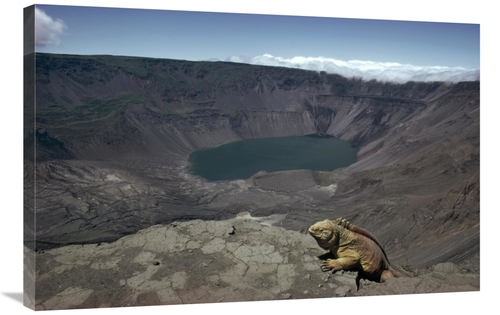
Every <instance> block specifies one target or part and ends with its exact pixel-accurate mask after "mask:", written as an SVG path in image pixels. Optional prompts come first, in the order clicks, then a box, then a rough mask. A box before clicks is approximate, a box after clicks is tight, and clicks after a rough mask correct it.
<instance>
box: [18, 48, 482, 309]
mask: <svg viewBox="0 0 500 315" xmlns="http://www.w3.org/2000/svg"><path fill="white" fill-rule="evenodd" d="M29 57H30V56H27V57H26V58H29ZM36 66H37V68H36V78H37V89H36V96H35V100H36V105H37V107H36V108H37V112H36V117H37V120H36V125H33V124H32V122H33V113H34V109H33V108H31V109H30V106H32V104H30V103H29V98H27V100H28V101H27V104H26V105H25V172H24V177H25V213H24V215H25V245H26V247H27V248H29V249H30V250H36V251H38V252H40V251H43V250H48V249H50V248H53V247H60V246H64V245H69V244H80V245H77V246H82V245H81V244H89V246H96V245H95V244H99V243H101V242H113V241H116V240H118V239H119V238H121V237H123V236H126V235H131V234H134V233H137V232H138V231H140V230H143V229H145V228H148V227H151V226H154V225H157V224H169V223H172V222H189V221H191V220H195V219H202V220H225V219H230V218H233V217H234V216H236V215H237V214H238V213H241V212H249V213H250V214H251V215H252V216H254V217H267V216H270V215H273V217H272V218H273V220H272V222H273V224H274V225H276V226H279V227H283V228H286V229H288V230H291V231H298V232H303V231H305V229H306V228H307V227H308V226H309V225H310V224H312V223H314V222H316V221H318V220H322V219H324V218H335V217H339V216H343V217H346V218H347V219H349V220H350V221H351V222H352V223H353V224H356V225H359V226H362V227H364V228H366V229H367V230H369V231H371V232H372V233H373V234H374V235H375V236H376V237H377V238H378V239H379V240H380V242H381V243H382V244H383V245H384V247H385V249H386V252H387V253H388V255H389V257H390V258H391V261H392V262H393V263H395V264H397V265H400V266H401V265H406V266H409V267H408V268H413V269H418V270H426V268H427V267H431V266H433V265H436V264H438V263H443V262H452V263H455V264H464V263H467V264H469V265H471V266H472V267H471V268H469V269H471V270H475V271H478V269H479V263H478V259H477V257H478V255H479V180H480V179H479V82H463V83H458V84H445V83H415V82H409V83H406V84H390V83H382V82H376V81H370V82H364V81H359V80H347V79H345V78H342V77H339V76H336V75H324V74H318V73H315V72H308V71H302V70H294V69H285V68H272V67H255V66H250V65H241V64H231V63H193V62H185V61H172V60H156V59H155V60H150V59H141V58H127V57H111V56H93V57H85V56H52V55H45V54H38V55H37V62H36ZM312 133H319V134H328V135H332V136H335V137H338V138H340V139H343V140H346V141H349V142H351V143H352V144H353V145H355V146H357V147H358V148H359V149H360V151H359V155H358V161H357V162H356V163H354V164H353V165H351V166H349V167H347V168H344V169H340V170H335V171H333V172H311V171H307V170H298V171H288V172H278V173H269V174H267V173H258V174H256V175H254V176H253V177H252V178H250V179H246V180H236V181H221V182H206V181H205V180H203V179H201V178H198V177H196V176H193V175H191V174H190V173H189V168H188V164H187V157H188V154H189V153H190V152H192V151H193V150H197V149H200V148H203V147H209V146H214V145H219V144H222V143H226V142H230V141H237V140H240V139H246V138H257V137H276V136H290V135H306V134H312ZM35 147H36V150H35ZM35 154H36V156H35ZM34 160H36V163H33V161H34ZM35 181H36V194H35V189H34V188H35ZM35 204H36V207H35ZM35 217H36V230H35V229H34V222H35ZM34 240H36V241H35V242H33V241H34ZM91 244H94V245H91ZM63 248H65V247H63ZM61 250H63V249H61ZM37 255H38V254H37ZM42 257H48V256H42ZM40 261H44V259H41V260H40ZM49 265H50V264H49ZM51 272H53V271H51ZM68 289H69V288H68ZM78 290H79V289H78ZM78 290H77V291H78ZM85 290H87V289H85ZM85 290H84V291H83V292H84V293H85V292H87V293H88V291H85ZM391 290H392V289H391ZM71 292H73V291H71ZM75 292H76V291H75ZM78 292H80V291H78ZM378 292H379V293H380V294H382V293H381V292H382V291H378ZM384 292H390V291H384ZM80 293H81V292H80ZM51 294H52V293H51ZM53 294H56V295H57V294H59V293H57V292H53ZM47 298H50V294H49V295H48V296H47ZM144 298H145V301H153V300H155V299H154V298H153V297H144ZM150 298H151V299H153V300H151V299H150ZM160 300H161V299H160ZM37 303H38V302H37ZM120 303H121V302H120Z"/></svg>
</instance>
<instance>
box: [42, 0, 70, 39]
mask: <svg viewBox="0 0 500 315" xmlns="http://www.w3.org/2000/svg"><path fill="white" fill-rule="evenodd" d="M66 27H67V26H66V24H65V23H64V21H63V20H61V19H55V20H54V19H53V18H52V17H50V16H49V15H47V13H45V12H44V11H42V10H40V9H38V8H36V7H35V45H36V46H39V47H44V46H46V45H55V46H60V45H61V39H60V38H59V36H61V35H62V34H63V32H64V30H65V29H66Z"/></svg>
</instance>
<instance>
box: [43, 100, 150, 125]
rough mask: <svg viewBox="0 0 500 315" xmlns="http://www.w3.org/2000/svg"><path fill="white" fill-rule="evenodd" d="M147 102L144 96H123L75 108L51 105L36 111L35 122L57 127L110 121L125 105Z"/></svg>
mask: <svg viewBox="0 0 500 315" xmlns="http://www.w3.org/2000/svg"><path fill="white" fill-rule="evenodd" d="M147 101H148V99H147V98H146V97H144V96H140V95H134V94H123V95H120V96H117V97H113V98H108V99H104V100H101V99H94V100H90V101H89V102H87V103H86V104H84V105H80V106H75V107H64V106H59V105H53V106H49V107H48V108H45V109H41V110H38V111H37V122H38V123H39V124H42V125H46V126H52V127H57V126H63V125H70V124H76V123H82V122H90V121H95V120H101V119H111V118H113V117H115V116H116V115H117V114H118V113H119V112H121V110H122V109H123V107H124V106H125V104H130V103H133V104H137V103H144V102H147Z"/></svg>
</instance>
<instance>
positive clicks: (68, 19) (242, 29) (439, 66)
mask: <svg viewBox="0 0 500 315" xmlns="http://www.w3.org/2000/svg"><path fill="white" fill-rule="evenodd" d="M35 8H36V9H35V34H36V36H35V44H36V45H35V50H36V51H37V52H48V53H58V54H80V55H92V54H110V55H126V56H142V57H154V58H171V59H183V60H192V61H202V60H220V61H233V62H243V63H250V64H259V65H271V66H285V67H294V68H301V69H309V70H316V71H326V72H329V73H338V74H341V75H344V76H347V77H353V76H356V77H362V78H364V79H367V80H370V79H377V80H382V81H394V82H406V81H409V80H414V81H436V80H443V81H452V82H456V81H463V80H478V79H479V68H480V36H479V35H480V25H479V24H477V23H445V22H419V21H416V22H415V21H395V20H382V19H361V18H335V17H321V16H297V15H276V14H275V15H273V14H248V13H247V14H243V13H217V12H197V11H185V10H184V11H179V10H157V9H124V8H116V7H114V8H113V7H82V6H67V5H36V7H35Z"/></svg>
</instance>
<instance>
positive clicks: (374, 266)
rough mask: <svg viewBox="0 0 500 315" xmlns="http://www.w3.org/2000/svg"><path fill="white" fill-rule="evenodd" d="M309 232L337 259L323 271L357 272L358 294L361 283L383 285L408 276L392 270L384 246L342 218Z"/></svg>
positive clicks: (322, 268)
mask: <svg viewBox="0 0 500 315" xmlns="http://www.w3.org/2000/svg"><path fill="white" fill-rule="evenodd" d="M308 232H309V234H310V235H311V236H312V237H313V238H314V239H315V240H316V242H317V243H318V245H319V246H320V247H321V248H323V249H326V250H329V251H330V252H331V253H332V255H333V257H334V258H335V259H327V260H326V261H323V262H322V263H321V270H323V271H329V270H332V271H333V272H336V271H339V270H349V271H357V272H358V276H357V277H356V287H357V289H358V290H359V280H360V279H367V280H370V281H375V282H384V281H386V280H387V279H389V278H392V277H396V278H398V277H404V276H406V275H404V274H402V273H401V272H399V271H397V270H395V269H394V268H393V267H391V265H390V263H389V259H388V258H387V255H386V253H385V251H384V249H383V247H382V245H381V244H380V243H379V242H378V241H377V239H376V238H375V237H374V236H373V235H372V234H371V233H369V232H368V231H366V230H365V229H363V228H360V227H358V226H355V225H352V224H350V223H349V222H348V221H347V220H345V219H343V218H337V219H335V220H323V221H320V222H317V223H315V224H313V225H311V226H310V227H309V230H308Z"/></svg>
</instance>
